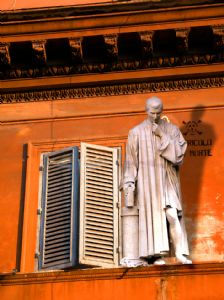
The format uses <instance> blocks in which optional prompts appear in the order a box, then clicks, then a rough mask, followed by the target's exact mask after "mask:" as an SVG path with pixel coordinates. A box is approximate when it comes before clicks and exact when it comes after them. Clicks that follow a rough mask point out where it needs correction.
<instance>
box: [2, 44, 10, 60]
mask: <svg viewBox="0 0 224 300" xmlns="http://www.w3.org/2000/svg"><path fill="white" fill-rule="evenodd" d="M9 46H10V44H9V43H0V64H2V65H10V64H11V57H10V54H9Z"/></svg>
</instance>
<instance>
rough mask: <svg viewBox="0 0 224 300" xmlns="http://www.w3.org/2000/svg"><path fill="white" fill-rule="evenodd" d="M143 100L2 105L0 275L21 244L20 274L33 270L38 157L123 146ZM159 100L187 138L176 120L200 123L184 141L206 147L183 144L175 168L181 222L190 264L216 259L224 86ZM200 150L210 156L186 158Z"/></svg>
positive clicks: (219, 256)
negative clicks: (70, 148) (86, 145)
mask: <svg viewBox="0 0 224 300" xmlns="http://www.w3.org/2000/svg"><path fill="white" fill-rule="evenodd" d="M148 96H150V95H149V94H138V95H129V96H128V95H127V96H111V97H99V98H83V99H79V100H75V99H73V100H72V99H71V100H58V101H47V102H39V103H37V102H36V103H20V104H2V105H1V112H0V116H1V127H0V130H1V144H0V152H1V174H0V184H1V201H0V219H1V224H2V226H1V231H0V239H1V241H2V243H1V247H0V257H1V259H0V272H10V271H11V270H12V269H15V268H18V265H19V261H20V254H21V253H20V250H21V246H23V253H22V261H23V268H22V271H26V272H32V271H34V253H35V244H36V233H37V228H36V226H37V225H36V214H35V213H36V208H37V205H38V177H39V171H38V165H39V157H40V153H41V152H42V151H49V150H52V151H53V150H54V149H57V148H59V147H60V148H61V147H64V146H67V145H71V144H74V143H76V144H77V143H79V142H80V141H90V142H92V143H99V144H105V143H106V144H107V145H110V144H114V143H116V141H117V142H119V143H121V142H124V141H125V140H126V137H127V134H128V130H129V129H130V128H132V127H133V126H134V125H136V124H138V123H139V122H141V121H142V120H143V119H144V118H145V113H144V103H145V99H146V98H147V97H148ZM158 96H160V97H161V98H162V99H163V101H164V107H165V112H164V114H165V115H166V116H168V117H169V119H170V120H171V121H172V122H173V123H175V124H177V125H178V126H179V127H181V128H182V131H183V133H186V125H184V123H183V122H185V123H187V122H189V121H191V122H192V121H195V122H198V121H199V120H200V121H201V122H199V123H198V128H197V131H198V132H197V133H196V135H190V133H189V132H188V134H187V135H185V137H186V139H188V140H196V141H198V140H203V141H204V143H209V145H207V146H206V145H204V146H197V145H194V146H192V145H190V146H189V147H188V152H187V155H186V158H185V163H184V165H183V166H182V170H181V182H182V191H183V199H184V207H185V215H186V225H187V230H188V237H189V242H190V248H191V257H192V259H193V260H195V261H222V260H223V239H224V236H223V232H224V231H223V229H224V228H223V227H224V224H223V211H224V209H223V194H224V186H223V181H224V172H223V171H224V162H223V159H222V153H223V148H224V140H223V138H222V136H223V131H224V124H223V109H224V107H223V106H224V100H223V89H222V88H211V89H202V90H189V91H179V92H178V91H176V92H164V93H158ZM191 143H192V142H191ZM196 143H198V142H196ZM26 144H29V147H28V148H29V149H28V158H26V157H24V153H25V152H24V151H25V145H26ZM207 149H208V150H209V151H210V152H209V153H210V154H211V155H210V156H192V155H191V154H192V153H191V154H190V151H195V150H207ZM29 151H30V152H29ZM25 171H27V174H26V176H25ZM27 203H31V206H32V208H30V210H29V208H28V211H25V214H27V216H28V217H29V218H28V219H26V222H28V223H27V224H24V223H23V220H24V219H23V218H24V215H23V210H24V207H25V209H27V207H26V206H27V205H28V204H27ZM30 211H32V213H30ZM27 216H25V217H27ZM27 220H28V221H27ZM26 222H25V223H26ZM24 226H26V228H25V229H24ZM22 229H23V239H22V235H21V232H22ZM24 230H25V231H24ZM24 239H27V240H26V241H24Z"/></svg>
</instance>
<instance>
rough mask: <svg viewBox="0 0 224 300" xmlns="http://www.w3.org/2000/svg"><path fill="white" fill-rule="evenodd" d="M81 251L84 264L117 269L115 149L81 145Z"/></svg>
mask: <svg viewBox="0 0 224 300" xmlns="http://www.w3.org/2000/svg"><path fill="white" fill-rule="evenodd" d="M80 176H81V177H80V185H81V186H80V241H79V242H80V247H79V261H80V262H81V263H83V264H88V265H97V266H104V267H112V266H117V265H118V259H119V254H118V246H119V235H118V229H119V218H118V209H119V205H118V204H119V194H118V149H115V148H108V147H103V146H97V145H92V144H86V143H82V144H81V174H80Z"/></svg>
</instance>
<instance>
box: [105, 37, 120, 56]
mask: <svg viewBox="0 0 224 300" xmlns="http://www.w3.org/2000/svg"><path fill="white" fill-rule="evenodd" d="M117 41H118V34H106V35H104V42H105V45H106V49H107V53H108V55H109V57H110V58H112V59H117V58H118V45H117Z"/></svg>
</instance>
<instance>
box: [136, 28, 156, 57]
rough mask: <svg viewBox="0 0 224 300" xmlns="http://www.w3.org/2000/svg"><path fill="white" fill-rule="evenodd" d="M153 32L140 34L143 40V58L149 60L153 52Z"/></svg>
mask: <svg viewBox="0 0 224 300" xmlns="http://www.w3.org/2000/svg"><path fill="white" fill-rule="evenodd" d="M153 33H154V32H153V31H141V32H139V36H140V39H141V46H142V57H143V58H147V57H149V56H151V54H152V52H153V43H152V38H153Z"/></svg>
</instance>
